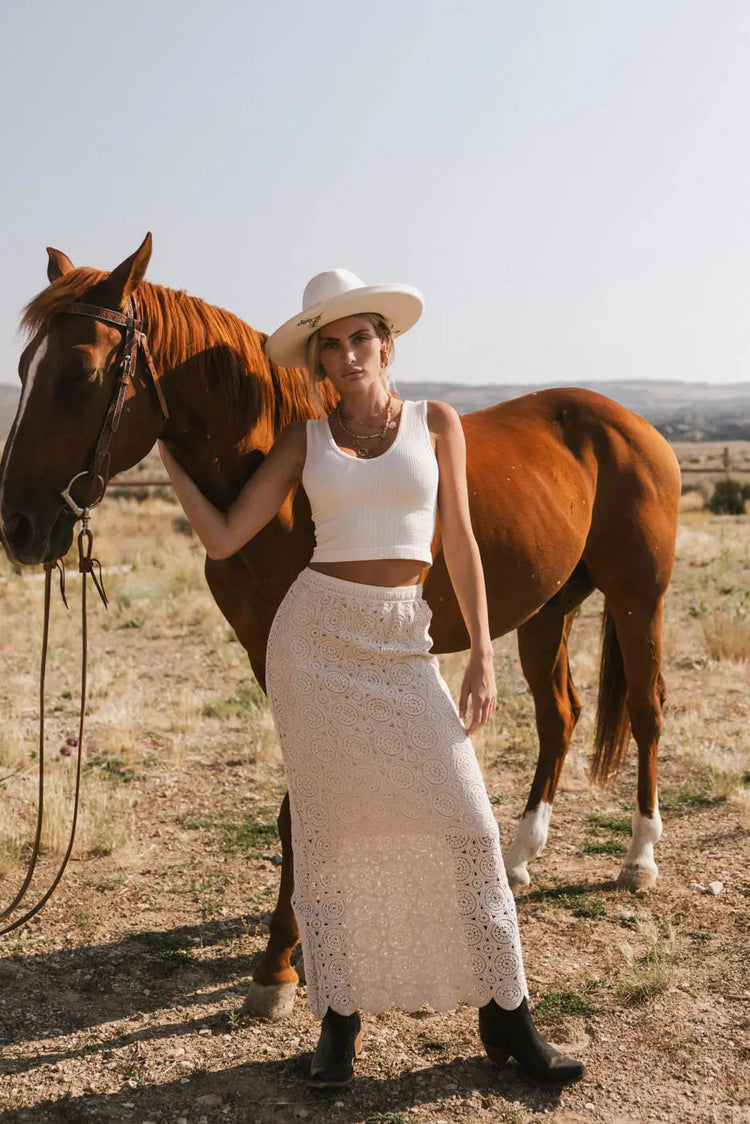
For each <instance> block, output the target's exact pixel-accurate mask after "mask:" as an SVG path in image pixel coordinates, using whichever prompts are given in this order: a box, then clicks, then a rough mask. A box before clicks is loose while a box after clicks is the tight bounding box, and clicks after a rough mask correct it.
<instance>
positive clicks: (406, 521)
mask: <svg viewBox="0 0 750 1124" xmlns="http://www.w3.org/2000/svg"><path fill="white" fill-rule="evenodd" d="M302 485H303V487H304V489H305V491H306V492H307V497H308V499H309V501H310V507H311V508H312V516H313V520H314V522H315V550H314V552H313V556H312V558H311V562H351V561H355V560H357V559H360V558H414V559H416V560H417V561H419V562H425V563H427V564H429V563H431V562H432V550H431V544H432V536H433V532H434V530H435V508H436V504H437V489H438V465H437V459H436V457H435V452H434V450H433V448H432V441H431V440H430V431H429V429H428V428H427V403H426V402H409V401H404V402H402V404H401V417H400V419H399V425H398V432H397V434H396V437H395V439H394V441H393V444H392V445H391V446H390V447H389V448H388V449H386V451H385V452H384V453H381V454H380V456H378V457H372V458H371V459H370V460H364V459H361V458H360V457H353V456H351V455H350V454H349V453H345V452H344V451H343V449H340V448H339V446H338V445H337V444H336V442H335V441H334V439H333V434H332V433H331V427H330V425H329V422H328V418H320V419H318V420H311V421H308V422H307V456H306V458H305V467H304V470H303V472H302Z"/></svg>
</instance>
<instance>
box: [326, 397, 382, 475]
mask: <svg viewBox="0 0 750 1124" xmlns="http://www.w3.org/2000/svg"><path fill="white" fill-rule="evenodd" d="M392 398H393V395H391V394H389V395H388V405H387V407H386V411H385V422H384V423H383V428H382V429H381V430H380V431H379V432H378V433H355V432H354V430H352V429H349V426H348V425H347V424H346V422H345V421H344V415H343V414H342V413H341V403H340V402H339V403H338V404H337V405H336V417H337V418H338V422H339V425H340V426H341V428H342V429H343V431H344V433H346V434H347V436H349V437H351V439H352V441H353V442H354V451H355V452H356V454H357V456H358V457H361V458H362V459H363V460H370V459H372V457H374V456H377V450H376V449H368V448H367V447H366V446H365V445H363V444H362V442H363V441H385V440H386V438H387V437H388V434H389V432H390V430H392V429H395V428H396V422H395V421H394V420H393V418H392V417H391V401H392Z"/></svg>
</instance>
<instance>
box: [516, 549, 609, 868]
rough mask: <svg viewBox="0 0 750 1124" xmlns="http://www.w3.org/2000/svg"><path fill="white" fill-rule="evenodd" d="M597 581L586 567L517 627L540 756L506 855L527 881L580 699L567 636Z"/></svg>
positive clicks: (549, 814)
mask: <svg viewBox="0 0 750 1124" xmlns="http://www.w3.org/2000/svg"><path fill="white" fill-rule="evenodd" d="M592 588H593V586H592V583H591V581H590V579H589V576H588V574H587V573H586V572H585V571H584V570H583V568H581V569H579V570H578V571H576V573H575V574H574V576H573V577H572V578H571V579H570V581H569V582H568V583H567V585H566V586H565V588H564V589H563V590H561V592H560V594H558V595H557V596H556V597H554V598H553V599H552V601H549V602H548V603H547V604H546V605H544V606H543V607H542V608H541V609H540V610H539V612H538V613H536V614H535V615H534V616H533V617H532V618H531V619H530V620H529V621H527V622H526V623H525V624H523V625H521V627H520V628H519V629H518V653H519V655H520V657H521V667H522V668H523V673H524V675H525V677H526V681H527V682H528V684H529V687H530V688H531V693H532V695H533V696H534V706H535V709H536V724H537V731H538V735H539V757H538V759H537V764H536V771H535V773H534V780H533V781H532V785H531V790H530V792H529V797H528V800H527V801H526V808H525V810H524V813H523V816H522V817H521V821H520V823H519V825H518V828H517V829H516V834H515V836H514V839H513V842H512V843H511V845H510V848H509V850H508V851H507V853H506V855H505V866H506V870H507V873H508V881H509V882H510V884H511V885H512V886H526V885H528V883H529V881H530V878H529V872H528V863H529V862H530V861H531V860H532V859H535V858H537V856H538V855H540V854H541V853H542V851H543V850H544V848H545V846H546V843H547V831H548V828H549V822H550V819H551V817H552V802H553V801H554V799H555V793H556V791H557V785H558V782H559V780H560V772H561V770H562V767H563V763H564V761H565V757H566V755H567V752H568V748H569V746H570V739H571V737H572V735H573V730H574V728H575V724H576V722H577V721H578V716H579V714H580V713H581V704H580V701H579V699H578V695H577V694H576V689H575V687H574V686H573V680H572V678H571V675H570V666H569V663H568V636H569V635H570V629H571V627H572V624H573V619H574V617H575V613H576V609H577V608H578V605H580V603H581V602H582V601H583V600H584V599H585V598H586V597H587V596H588V595H589V593H590V592H591V590H592Z"/></svg>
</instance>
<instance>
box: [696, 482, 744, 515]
mask: <svg viewBox="0 0 750 1124" xmlns="http://www.w3.org/2000/svg"><path fill="white" fill-rule="evenodd" d="M748 496H750V488H749V487H748V485H747V484H742V483H741V482H740V481H739V480H735V479H733V477H731V476H728V477H727V478H726V480H718V481H717V483H716V485H715V487H714V490H713V494H712V496H711V498H710V499H709V500H708V501H707V503H706V507H707V508H708V510H709V511H711V512H713V514H714V515H742V514H744V511H745V500H746V499H747V498H748Z"/></svg>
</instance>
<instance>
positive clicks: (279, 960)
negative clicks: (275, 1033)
mask: <svg viewBox="0 0 750 1124" xmlns="http://www.w3.org/2000/svg"><path fill="white" fill-rule="evenodd" d="M278 826H279V838H280V840H281V884H280V886H279V897H278V900H277V902H276V908H275V909H274V911H273V913H272V915H271V922H270V926H269V937H268V944H267V945H266V950H265V952H264V953H263V955H262V957H261V958H260V960H259V961H258V964H257V965H256V968H255V971H254V972H253V980H252V983H251V984H250V987H249V988H248V992H247V997H246V999H245V1003H244V1006H243V1008H242V1009H243V1012H244V1013H245V1014H249V1015H258V1016H260V1017H261V1018H265V1019H282V1018H284V1016H285V1015H288V1014H290V1013H291V1010H292V1007H293V1005H294V994H295V991H296V990H297V984H298V982H299V976H298V975H297V973H296V972H295V970H294V968H293V967H292V964H291V956H292V953H293V952H294V949H295V948H296V946H297V942H298V941H299V929H298V928H297V921H296V919H295V916H294V910H293V909H292V891H293V890H294V866H293V855H292V818H291V814H290V810H289V795H288V794H287V795H286V796H285V797H284V800H283V803H282V805H281V810H280V812H279V819H278Z"/></svg>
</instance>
